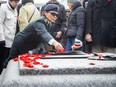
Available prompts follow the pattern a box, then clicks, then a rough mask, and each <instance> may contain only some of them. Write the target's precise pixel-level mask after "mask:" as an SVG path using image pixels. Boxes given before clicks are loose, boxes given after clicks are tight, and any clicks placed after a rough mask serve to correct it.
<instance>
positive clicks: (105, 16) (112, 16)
mask: <svg viewBox="0 0 116 87" xmlns="http://www.w3.org/2000/svg"><path fill="white" fill-rule="evenodd" d="M101 28H102V30H101V45H102V46H103V47H107V48H109V49H110V48H114V49H116V0H104V1H103V9H102V17H101ZM112 50H113V49H112Z"/></svg>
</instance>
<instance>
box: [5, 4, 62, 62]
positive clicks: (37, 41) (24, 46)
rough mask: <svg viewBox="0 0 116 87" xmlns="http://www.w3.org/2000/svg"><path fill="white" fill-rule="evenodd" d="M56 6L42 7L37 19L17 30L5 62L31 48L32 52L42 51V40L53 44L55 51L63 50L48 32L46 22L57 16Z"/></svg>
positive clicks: (53, 20) (53, 19)
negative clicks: (40, 15) (42, 13)
mask: <svg viewBox="0 0 116 87" xmlns="http://www.w3.org/2000/svg"><path fill="white" fill-rule="evenodd" d="M58 10H59V8H58V6H57V5H51V4H49V5H47V6H46V8H45V9H44V11H45V13H44V16H42V17H40V18H39V19H38V20H36V21H34V22H31V23H30V24H29V25H28V26H27V27H26V28H25V29H24V30H22V31H21V32H19V33H18V34H17V35H16V37H15V39H14V41H13V45H12V48H11V51H10V54H9V57H8V59H7V61H6V62H8V61H9V60H10V59H13V58H15V57H18V55H20V54H24V53H28V51H30V50H32V51H33V52H34V50H35V49H37V53H43V52H45V51H44V44H43V43H44V42H47V43H49V44H50V45H53V46H54V47H55V49H56V50H57V51H63V50H64V48H63V47H62V45H61V44H60V43H59V42H57V41H56V40H55V39H54V38H53V37H52V36H51V35H50V33H48V31H47V29H48V24H49V23H50V22H53V23H54V22H55V20H56V19H57V16H58Z"/></svg>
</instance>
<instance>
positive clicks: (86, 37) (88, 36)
mask: <svg viewBox="0 0 116 87" xmlns="http://www.w3.org/2000/svg"><path fill="white" fill-rule="evenodd" d="M85 40H86V41H87V42H91V41H92V36H91V34H89V33H88V34H86V35H85Z"/></svg>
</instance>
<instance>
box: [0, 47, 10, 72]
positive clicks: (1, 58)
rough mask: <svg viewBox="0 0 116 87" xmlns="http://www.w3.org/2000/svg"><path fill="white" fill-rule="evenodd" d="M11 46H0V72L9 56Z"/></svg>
mask: <svg viewBox="0 0 116 87" xmlns="http://www.w3.org/2000/svg"><path fill="white" fill-rule="evenodd" d="M9 52H10V48H6V47H4V46H0V74H1V73H2V70H3V68H4V63H5V61H6V59H7V58H8V56H9Z"/></svg>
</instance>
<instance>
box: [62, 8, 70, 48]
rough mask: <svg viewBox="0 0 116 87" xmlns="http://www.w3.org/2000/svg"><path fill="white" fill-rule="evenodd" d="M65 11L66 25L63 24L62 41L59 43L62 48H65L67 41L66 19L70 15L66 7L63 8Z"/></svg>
mask: <svg viewBox="0 0 116 87" xmlns="http://www.w3.org/2000/svg"><path fill="white" fill-rule="evenodd" d="M65 11H66V24H65V28H64V31H63V34H62V39H61V43H62V45H63V47H64V48H66V41H67V37H66V32H67V21H68V17H69V15H70V11H71V10H70V9H69V7H68V6H65Z"/></svg>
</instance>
